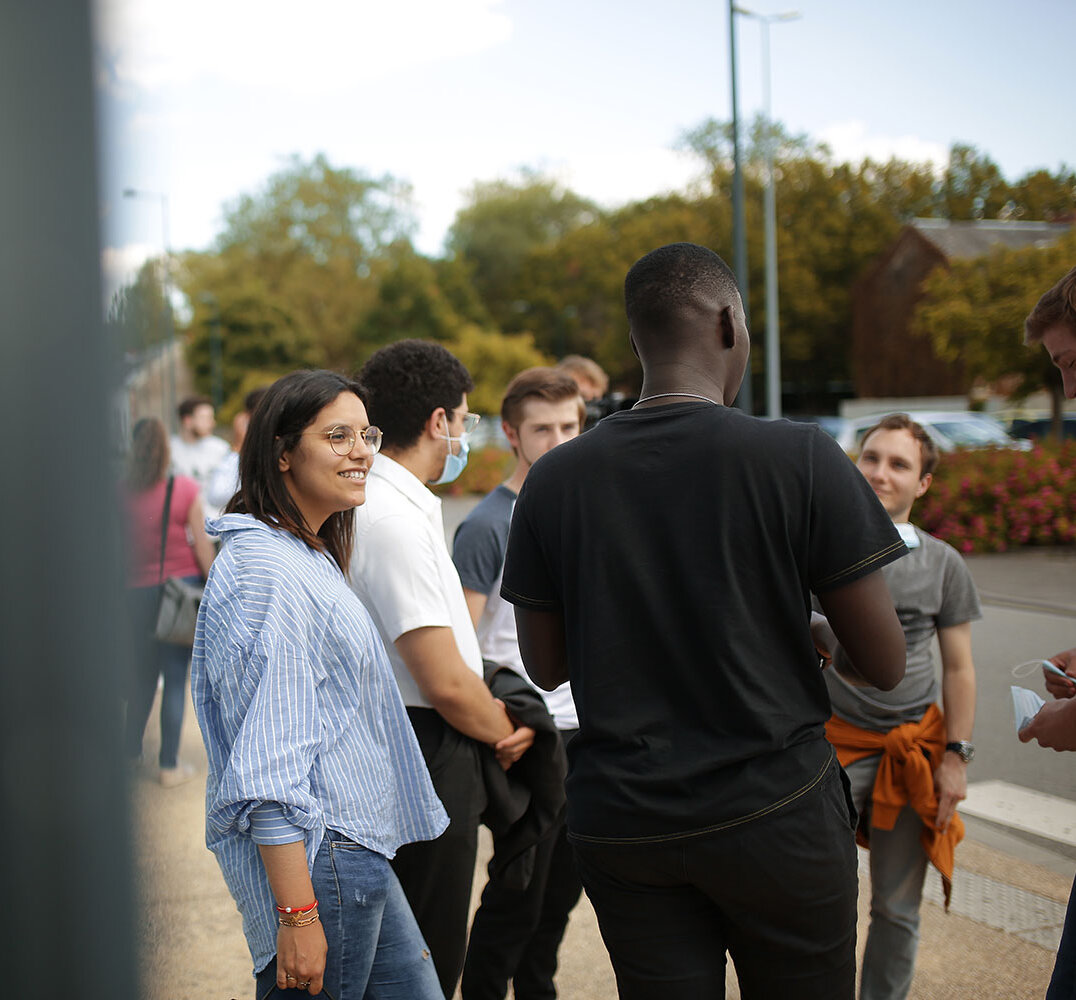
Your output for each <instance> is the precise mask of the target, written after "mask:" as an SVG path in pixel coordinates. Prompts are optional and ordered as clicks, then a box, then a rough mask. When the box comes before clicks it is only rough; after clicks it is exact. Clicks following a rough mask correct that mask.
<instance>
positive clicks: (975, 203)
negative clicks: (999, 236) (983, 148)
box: [935, 143, 1011, 219]
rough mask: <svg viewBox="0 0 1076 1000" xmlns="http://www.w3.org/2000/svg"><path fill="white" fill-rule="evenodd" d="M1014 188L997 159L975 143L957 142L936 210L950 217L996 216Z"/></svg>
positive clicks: (981, 217) (1009, 198) (952, 149)
mask: <svg viewBox="0 0 1076 1000" xmlns="http://www.w3.org/2000/svg"><path fill="white" fill-rule="evenodd" d="M1010 200H1011V188H1010V187H1009V185H1008V184H1007V183H1006V182H1005V178H1004V177H1002V176H1001V171H1000V170H999V169H998V166H997V164H996V163H994V161H993V160H991V159H990V157H989V156H987V155H986V154H985V153H980V152H979V151H978V150H977V149H976V148H975V147H974V146H968V145H964V144H962V143H954V144H953V146H952V147H951V148H950V150H949V163H948V165H947V166H946V168H945V173H944V174H943V175H942V180H941V184H940V186H939V189H938V205H937V209H938V210H937V212H936V213H935V214H937V215H940V216H942V217H943V218H946V219H996V218H998V216H999V214H1000V213H1001V212H1002V211H1003V210H1004V208H1005V206H1006V204H1007V203H1008V202H1009V201H1010Z"/></svg>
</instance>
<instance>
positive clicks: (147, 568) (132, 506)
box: [122, 417, 214, 788]
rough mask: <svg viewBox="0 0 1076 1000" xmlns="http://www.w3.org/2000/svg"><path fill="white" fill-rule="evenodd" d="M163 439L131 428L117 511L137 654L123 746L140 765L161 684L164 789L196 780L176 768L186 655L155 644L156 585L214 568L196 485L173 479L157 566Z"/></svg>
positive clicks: (151, 422)
mask: <svg viewBox="0 0 1076 1000" xmlns="http://www.w3.org/2000/svg"><path fill="white" fill-rule="evenodd" d="M169 461H170V457H169V452H168V432H167V431H166V430H165V428H164V424H163V423H161V421H160V420H158V419H157V418H156V417H144V418H143V419H141V420H139V421H138V423H136V424H135V426H134V430H133V432H132V435H131V450H130V453H129V454H128V457H127V476H126V479H125V481H124V484H123V489H122V503H123V508H124V517H125V521H126V525H127V531H128V538H129V542H130V545H129V549H128V567H127V616H128V622H129V624H130V629H131V638H132V645H133V649H134V657H133V660H132V662H133V665H134V671H135V672H134V676H133V677H132V680H131V686H130V689H129V693H128V698H127V721H126V727H125V735H124V745H125V749H126V752H127V756H128V758H129V759H130V760H132V761H138V760H140V759H141V757H142V737H143V734H144V733H145V731H146V723H147V722H148V721H149V713H150V711H151V709H152V708H153V699H154V697H155V696H156V694H157V684H158V681H159V680H160V678H161V677H162V676H163V677H164V689H163V691H162V693H161V749H160V754H159V755H158V758H157V759H158V763H159V765H160V774H159V780H160V782H161V784H162V785H164V786H165V787H166V788H170V787H172V786H174V785H178V784H181V783H182V782H184V781H186V780H187V779H188V778H191V777H193V775H194V769H193V768H192V767H190V765H188V764H185V763H184V764H180V761H179V737H180V730H181V728H182V726H183V702H184V699H185V698H186V685H187V664H188V662H189V661H190V657H191V651H190V649H189V648H187V647H184V646H176V645H173V644H172V643H168V642H158V641H157V640H156V639H155V638H154V637H153V632H154V628H155V626H156V624H157V609H158V607H159V605H160V602H161V587H160V584H161V580H162V579H163V580H167V579H168V578H169V577H171V576H175V577H179V578H181V579H183V580H185V581H187V582H188V583H201V582H202V580H203V579H204V578H205V577H206V576H207V575H208V574H209V566H210V563H212V562H213V551H214V550H213V545H212V543H211V542H210V541H209V538H208V537H207V536H206V533H205V517H204V516H203V513H202V501H201V499H200V497H199V495H198V485H197V484H196V483H195V482H194V481H193V480H191V479H188V478H187V477H186V476H175V477H174V479H173V482H172V497H171V501H170V502H169V511H168V529H167V537H166V540H165V546H164V563H163V571H162V563H161V521H162V519H163V517H164V505H165V494H166V493H167V490H168V478H169V477H168V475H167V472H168V466H169Z"/></svg>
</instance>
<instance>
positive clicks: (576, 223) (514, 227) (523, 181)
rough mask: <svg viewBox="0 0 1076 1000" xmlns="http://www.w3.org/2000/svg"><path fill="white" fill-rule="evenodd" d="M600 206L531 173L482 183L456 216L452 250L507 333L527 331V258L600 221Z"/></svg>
mask: <svg viewBox="0 0 1076 1000" xmlns="http://www.w3.org/2000/svg"><path fill="white" fill-rule="evenodd" d="M599 215H600V212H599V210H598V208H597V206H596V205H594V204H593V203H592V202H589V201H587V200H586V199H585V198H581V197H580V196H579V195H577V194H575V193H574V192H572V191H568V190H566V189H564V188H563V187H561V185H560V184H558V183H557V182H556V181H554V180H551V179H549V178H547V177H543V176H541V175H540V174H538V173H535V172H533V171H523V173H522V175H521V177H520V178H519V180H504V179H501V180H494V181H479V182H477V183H476V184H475V185H474V186H473V187H472V188H471V191H470V193H469V195H468V197H467V202H466V204H465V205H464V207H463V208H461V209H460V210H459V212H458V213H457V214H456V219H455V221H454V222H453V223H452V227H451V229H450V230H449V233H448V241H447V245H448V249H449V251H450V253H452V254H454V255H455V256H456V257H457V258H459V259H460V260H461V261H463V262H465V263H466V265H467V266H468V268H469V272H470V277H471V281H472V283H473V285H474V288H475V290H476V291H477V292H478V295H479V297H480V298H481V299H482V301H483V302H484V303H485V304H486V308H487V309H488V310H489V312H490V315H491V318H492V319H493V321H494V322H495V323H496V324H497V325H498V326H499V327H500V328H501V329H502V330H504V331H506V332H518V331H519V330H522V329H525V328H526V327H525V320H523V319H522V318H521V316H520V310H519V309H518V308H517V302H518V301H519V300H518V299H517V298H516V297H515V296H516V294H517V292H518V290H519V289H520V287H521V285H526V281H525V278H524V275H523V274H522V269H523V266H524V262H525V260H526V259H527V257H528V255H529V254H530V253H532V252H533V251H535V250H539V249H541V248H543V247H548V246H551V245H553V244H555V243H556V242H557V241H559V240H560V239H562V238H563V237H565V236H566V235H567V234H568V233H570V232H572V231H573V230H574V229H577V228H579V227H580V226H583V225H586V224H587V223H589V222H592V221H594V220H595V219H596V218H598V217H599Z"/></svg>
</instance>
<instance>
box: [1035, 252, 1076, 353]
mask: <svg viewBox="0 0 1076 1000" xmlns="http://www.w3.org/2000/svg"><path fill="white" fill-rule="evenodd" d="M1058 325H1062V326H1067V327H1068V328H1069V329H1070V330H1071V331H1072V332H1073V333H1074V334H1076V267H1074V268H1073V269H1072V270H1071V271H1069V273H1068V274H1066V275H1065V277H1063V278H1062V279H1061V280H1060V281H1059V282H1058V283H1057V284H1056V285H1054V287H1053V288H1051V289H1050V290H1049V291H1048V292H1046V293H1045V294H1044V295H1043V296H1042V298H1040V299H1039V301H1038V302H1036V303H1035V308H1034V309H1032V310H1031V312H1029V313H1028V314H1027V319H1026V320H1024V343H1025V344H1037V343H1038V342H1039V341H1040V340H1042V336H1043V334H1044V333H1046V331H1047V330H1049V329H1050V327H1052V326H1058Z"/></svg>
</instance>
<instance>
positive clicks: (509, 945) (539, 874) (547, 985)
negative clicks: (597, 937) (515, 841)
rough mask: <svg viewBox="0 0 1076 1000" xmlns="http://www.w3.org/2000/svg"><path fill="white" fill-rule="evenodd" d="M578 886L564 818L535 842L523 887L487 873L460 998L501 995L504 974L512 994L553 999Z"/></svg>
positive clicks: (495, 999)
mask: <svg viewBox="0 0 1076 1000" xmlns="http://www.w3.org/2000/svg"><path fill="white" fill-rule="evenodd" d="M575 732H576V731H575V730H574V729H573V730H571V731H567V732H566V731H562V732H561V734H560V735H561V739H562V740H563V741H564V742H565V743H567V742H568V740H569V739H571V737H572V736H574V735H575ZM582 889H583V886H582V883H581V882H580V881H579V872H578V869H577V868H576V864H575V856H574V854H573V852H572V848H571V844H569V843H568V832H567V830H566V829H565V826H564V823H563V822H561V823H559V824H557V826H556V828H555V829H553V830H551V831H550V832H549V834H548V835H547V836H546V838H545V839H544V840H543V841H542V842H541V843H540V844H538V850H537V855H536V857H535V861H534V874H533V876H532V877H531V881H530V884H529V885H528V886H527V888H526V889H523V890H519V889H511V888H507V887H506V886H505V885H504V884H503V882H502V881H498V880H497V879H496V878H495V877H493V876H490V880H489V882H487V883H486V888H485V889H484V890H483V891H482V903H481V905H480V906H479V907H478V912H477V913H476V914H475V917H474V922H473V923H472V924H471V937H470V941H469V942H468V944H467V959H466V962H465V963H464V966H463V983H462V990H461V992H462V996H463V1000H504V998H505V996H506V995H507V993H508V982H509V980H511V981H512V984H513V987H514V990H515V997H516V1000H554V998H555V997H556V995H557V991H556V989H555V988H554V986H553V975H554V973H555V972H556V971H557V951H558V949H559V948H560V942H561V940H562V939H563V937H564V929H565V928H566V927H567V925H568V915H569V914H570V913H571V912H572V908H573V907H574V906H575V904H576V903H577V902H578V901H579V895H580V893H581V892H582Z"/></svg>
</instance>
